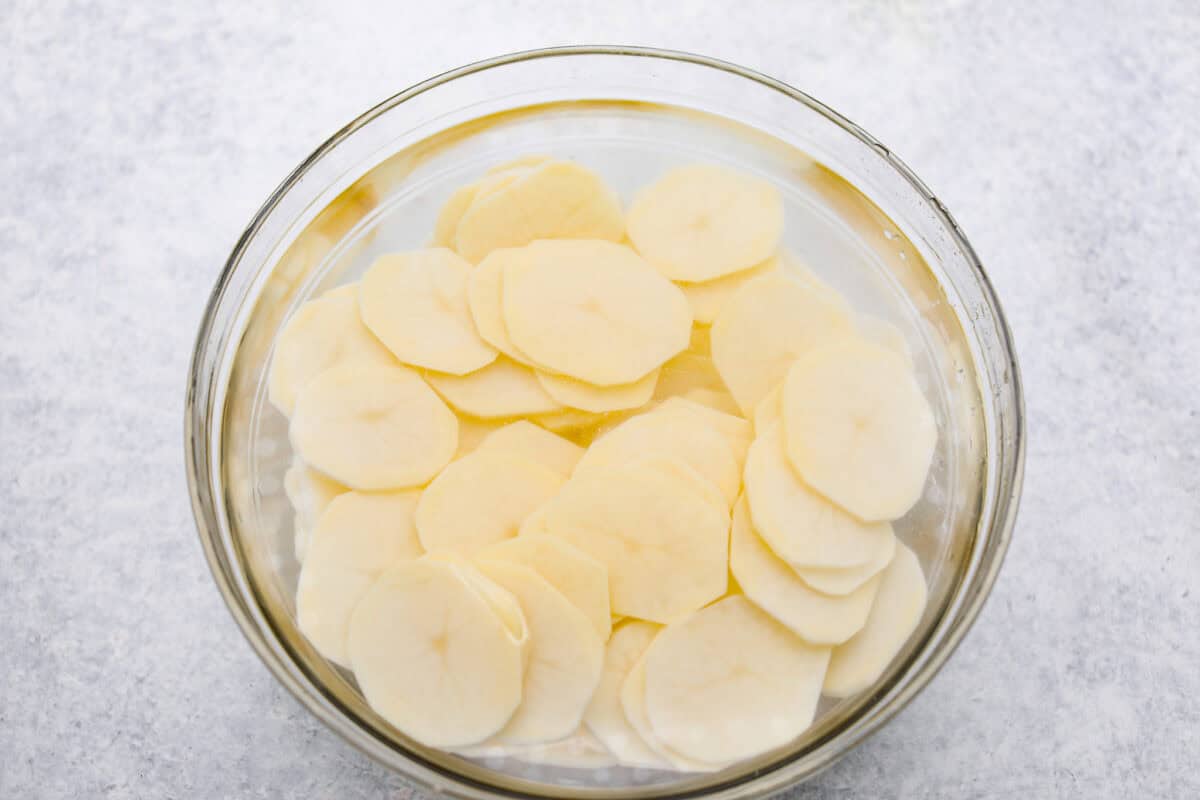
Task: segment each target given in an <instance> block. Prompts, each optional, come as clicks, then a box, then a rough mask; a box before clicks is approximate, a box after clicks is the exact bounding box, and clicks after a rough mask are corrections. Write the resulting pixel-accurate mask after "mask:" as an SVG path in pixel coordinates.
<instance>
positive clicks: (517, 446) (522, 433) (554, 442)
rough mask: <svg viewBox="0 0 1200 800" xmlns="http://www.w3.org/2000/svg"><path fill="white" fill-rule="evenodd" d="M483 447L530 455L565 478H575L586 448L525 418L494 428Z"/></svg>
mask: <svg viewBox="0 0 1200 800" xmlns="http://www.w3.org/2000/svg"><path fill="white" fill-rule="evenodd" d="M479 449H480V450H481V451H484V452H488V453H509V454H511V455H515V456H521V457H523V458H527V459H529V460H530V461H533V462H535V463H537V464H541V465H542V466H543V467H546V468H547V469H550V470H553V471H554V472H557V473H558V474H559V475H562V476H563V477H564V478H569V477H571V472H573V471H574V469H575V465H576V464H578V463H579V459H580V458H582V457H583V448H582V447H580V446H579V445H577V444H575V443H574V442H570V441H567V440H566V439H564V438H563V437H561V436H559V435H557V434H554V433H551V432H550V431H548V430H546V429H545V428H539V427H538V426H537V425H534V424H533V423H532V422H529V421H527V420H523V419H522V420H517V421H516V422H510V423H509V424H508V425H505V426H504V427H503V428H499V429H497V430H496V431H494V432H493V433H492V434H490V435H489V436H488V437H487V439H485V440H484V442H483V444H481V445H480V446H479Z"/></svg>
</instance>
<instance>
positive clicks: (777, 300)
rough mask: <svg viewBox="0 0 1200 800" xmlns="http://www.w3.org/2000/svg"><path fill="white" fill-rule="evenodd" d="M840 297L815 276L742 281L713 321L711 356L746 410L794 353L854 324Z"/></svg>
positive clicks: (781, 375)
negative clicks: (813, 277)
mask: <svg viewBox="0 0 1200 800" xmlns="http://www.w3.org/2000/svg"><path fill="white" fill-rule="evenodd" d="M853 324H854V323H853V318H852V316H851V312H850V310H849V308H848V307H847V306H846V305H845V302H844V301H842V300H841V299H840V297H839V296H838V295H837V294H836V293H834V292H833V290H831V289H829V287H827V286H825V285H824V284H820V283H818V282H816V281H815V279H811V278H804V277H797V276H794V275H788V274H785V273H783V272H773V273H769V274H767V275H764V276H762V277H759V278H755V279H753V280H751V281H749V282H747V283H746V284H744V285H743V286H742V287H741V288H740V289H738V290H737V292H735V293H734V295H733V297H731V298H730V299H729V301H728V302H727V303H726V304H725V306H724V307H723V308H722V309H721V313H720V314H719V315H718V316H717V319H716V321H715V322H713V326H712V359H713V364H715V365H716V368H717V371H718V372H719V373H720V374H721V378H722V379H723V380H724V381H725V385H726V387H728V389H729V392H730V394H732V395H733V396H734V399H736V400H737V402H738V405H739V406H741V407H742V411H743V412H745V413H746V414H747V415H750V414H752V413H753V412H754V407H755V406H756V405H758V402H759V401H760V400H761V399H762V398H763V397H764V396H765V395H766V394H767V393H768V392H770V391H771V389H772V388H774V387H775V386H776V385H778V384H779V382H780V381H782V380H783V378H784V375H786V373H787V370H788V367H790V366H791V364H792V362H793V361H795V360H796V358H797V357H798V356H800V355H801V354H802V353H804V352H805V351H806V350H808V349H809V348H811V347H812V346H813V345H814V344H815V343H818V342H820V341H823V340H824V339H826V338H827V337H828V336H830V335H831V334H835V333H837V332H840V331H846V332H851V331H852V330H853Z"/></svg>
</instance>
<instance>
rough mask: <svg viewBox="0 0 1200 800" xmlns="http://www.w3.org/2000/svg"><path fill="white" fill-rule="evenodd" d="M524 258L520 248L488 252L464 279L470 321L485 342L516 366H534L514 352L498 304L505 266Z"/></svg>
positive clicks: (502, 292)
mask: <svg viewBox="0 0 1200 800" xmlns="http://www.w3.org/2000/svg"><path fill="white" fill-rule="evenodd" d="M524 258H525V255H524V251H523V250H522V249H521V248H505V249H502V250H495V251H493V252H492V253H489V254H488V256H487V258H485V259H483V261H480V262H479V265H478V266H477V267H475V269H473V270H471V276H470V277H469V278H468V279H467V305H468V306H469V307H470V309H471V317H472V319H474V320H475V328H476V329H477V330H478V331H479V335H480V336H481V337H483V340H484V341H485V342H487V343H488V344H490V345H491V346H492V347H494V348H496V349H497V350H499V351H500V352H501V353H504V355H506V356H508V357H509V358H511V359H512V360H513V361H516V362H517V363H518V364H524V365H526V366H537V365H536V364H534V363H533V362H532V361H530V359H529V356H527V355H525V354H524V353H522V352H521V351H520V350H518V349H517V346H516V345H515V344H513V341H512V339H511V338H510V337H509V335H508V327H507V326H506V325H505V323H504V312H503V306H502V302H501V298H502V297H503V296H504V268H505V266H507V265H508V264H512V263H518V262H520V261H522V260H523V259H524Z"/></svg>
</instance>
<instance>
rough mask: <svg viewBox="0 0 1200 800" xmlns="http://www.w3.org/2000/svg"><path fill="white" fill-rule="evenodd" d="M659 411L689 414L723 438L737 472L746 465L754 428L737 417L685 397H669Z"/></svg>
mask: <svg viewBox="0 0 1200 800" xmlns="http://www.w3.org/2000/svg"><path fill="white" fill-rule="evenodd" d="M659 410H660V411H672V412H674V411H682V412H683V413H685V414H691V415H693V416H695V417H696V418H698V419H699V420H700V421H702V422H704V423H705V424H706V425H708V426H709V427H710V428H712V429H713V430H715V431H716V432H717V433H719V434H721V436H723V437H724V438H725V443H726V444H728V445H729V449H730V450H731V451H732V452H733V458H734V460H735V461H736V462H737V465H738V471H739V472H741V470H742V466H743V465H744V464H745V463H746V452H747V451H748V450H749V449H750V442H752V441H753V440H754V426H753V425H751V424H750V423H749V422H747V421H746V420H744V419H742V418H741V417H739V416H735V415H733V414H725V413H722V412H720V411H718V410H716V409H714V408H711V407H709V406H706V405H704V404H703V403H697V402H696V401H694V400H690V399H688V398H686V397H670V398H667V399H666V400H664V401H663V402H662V404H661V405H660V406H659Z"/></svg>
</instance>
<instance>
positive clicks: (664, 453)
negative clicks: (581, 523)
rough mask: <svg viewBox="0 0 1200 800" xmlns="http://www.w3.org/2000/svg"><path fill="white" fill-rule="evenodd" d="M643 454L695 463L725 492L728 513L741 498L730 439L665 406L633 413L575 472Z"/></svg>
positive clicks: (590, 450)
mask: <svg viewBox="0 0 1200 800" xmlns="http://www.w3.org/2000/svg"><path fill="white" fill-rule="evenodd" d="M644 458H671V459H676V460H678V461H682V462H683V463H684V464H687V465H688V466H690V467H692V468H693V469H694V470H696V472H698V473H700V474H701V475H703V476H704V477H705V478H707V479H708V480H710V481H711V482H712V483H713V485H715V486H716V487H717V489H718V490H719V491H720V492H721V495H722V496H723V497H724V498H725V509H726V511H728V509H729V508H730V507H731V506H732V505H733V501H734V500H735V499H736V498H737V494H738V487H739V485H740V484H741V476H740V475H739V473H738V466H737V462H736V460H735V459H734V455H733V453H732V451H731V450H730V449H729V444H728V443H727V442H726V441H725V438H724V437H723V436H721V434H720V433H718V432H717V431H716V430H714V429H713V427H712V426H710V425H709V424H708V423H707V422H705V421H704V420H702V419H701V418H700V417H699V416H697V415H695V414H691V413H686V412H680V411H671V410H664V409H661V408H660V409H656V410H654V411H651V412H649V413H646V414H639V415H637V416H635V417H630V418H629V419H627V420H625V421H624V422H622V423H621V424H620V425H618V426H617V427H615V428H613V429H612V430H611V431H609V432H608V433H606V434H604V435H603V436H601V437H600V438H598V439H596V441H594V442H592V446H591V447H589V448H588V450H587V452H586V453H584V454H583V458H581V459H580V460H579V464H578V465H576V467H575V474H576V475H584V474H587V473H588V472H589V471H592V470H595V469H598V468H599V469H602V468H605V467H610V466H615V465H619V464H626V463H629V462H631V461H637V460H640V459H644Z"/></svg>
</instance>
